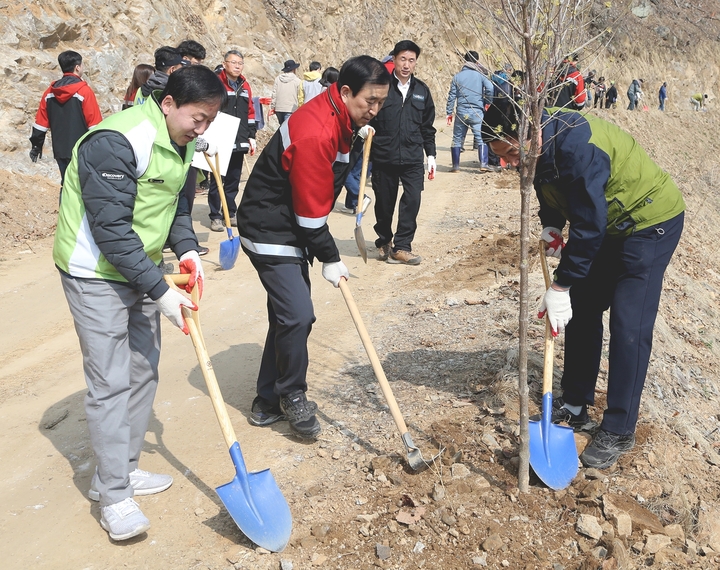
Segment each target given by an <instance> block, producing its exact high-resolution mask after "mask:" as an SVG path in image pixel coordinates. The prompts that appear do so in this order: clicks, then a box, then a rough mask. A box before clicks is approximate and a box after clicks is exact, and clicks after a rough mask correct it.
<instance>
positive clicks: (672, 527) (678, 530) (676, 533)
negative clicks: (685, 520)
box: [665, 523, 685, 543]
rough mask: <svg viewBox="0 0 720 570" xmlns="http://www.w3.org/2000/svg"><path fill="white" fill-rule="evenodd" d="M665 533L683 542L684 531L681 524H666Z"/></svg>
mask: <svg viewBox="0 0 720 570" xmlns="http://www.w3.org/2000/svg"><path fill="white" fill-rule="evenodd" d="M665 534H666V535H668V536H669V537H670V538H674V539H676V540H678V541H680V542H682V543H685V531H684V530H683V527H682V525H679V524H677V523H675V524H669V525H667V526H666V527H665Z"/></svg>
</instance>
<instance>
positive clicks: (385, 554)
mask: <svg viewBox="0 0 720 570" xmlns="http://www.w3.org/2000/svg"><path fill="white" fill-rule="evenodd" d="M375 554H377V557H378V558H379V559H380V560H387V559H388V558H390V555H391V554H392V550H391V548H390V547H389V546H386V545H384V544H376V545H375Z"/></svg>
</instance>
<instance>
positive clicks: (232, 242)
mask: <svg viewBox="0 0 720 570" xmlns="http://www.w3.org/2000/svg"><path fill="white" fill-rule="evenodd" d="M227 232H228V239H226V240H225V241H223V242H220V267H222V268H223V269H226V270H227V269H232V268H233V267H234V266H235V262H236V261H237V258H238V254H239V253H240V238H239V237H237V236H235V237H233V235H232V230H231V229H230V228H228V230H227Z"/></svg>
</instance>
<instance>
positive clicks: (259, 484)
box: [215, 442, 292, 552]
mask: <svg viewBox="0 0 720 570" xmlns="http://www.w3.org/2000/svg"><path fill="white" fill-rule="evenodd" d="M230 457H231V458H232V461H233V464H234V465H235V472H236V475H235V478H234V479H233V480H232V481H230V483H227V484H225V485H221V486H220V487H218V488H217V489H215V491H216V492H217V494H218V496H219V497H220V500H221V501H222V502H223V504H224V505H225V508H226V509H227V510H228V512H229V513H230V516H232V518H233V520H234V521H235V524H237V525H238V527H239V528H240V530H241V531H243V533H244V534H245V536H247V537H248V538H249V539H250V540H252V541H253V542H254V543H255V544H257V545H258V546H261V547H262V548H265V549H266V550H270V551H271V552H281V551H282V550H283V549H284V548H285V547H286V546H287V543H288V541H289V540H290V533H291V532H292V515H291V514H290V507H288V504H287V501H286V500H285V497H284V496H283V494H282V493H281V492H280V489H279V488H278V486H277V483H276V482H275V478H274V477H273V476H272V474H271V473H270V470H269V469H265V470H263V471H257V472H255V473H248V472H247V468H246V467H245V461H244V460H243V457H242V453H241V452H240V445H239V444H238V443H237V442H235V444H234V445H233V446H232V447H230Z"/></svg>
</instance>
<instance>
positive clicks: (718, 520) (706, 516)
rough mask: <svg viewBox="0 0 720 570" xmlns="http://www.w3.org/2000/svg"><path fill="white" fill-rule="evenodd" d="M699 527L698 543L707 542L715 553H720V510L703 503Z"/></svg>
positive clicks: (701, 503) (699, 515) (699, 514)
mask: <svg viewBox="0 0 720 570" xmlns="http://www.w3.org/2000/svg"><path fill="white" fill-rule="evenodd" d="M698 527H699V531H698V534H697V539H698V542H706V543H707V544H708V545H709V546H710V548H712V549H713V550H714V551H715V552H720V510H719V509H717V508H714V507H712V506H710V505H709V504H708V503H706V502H705V501H701V502H700V512H699V513H698Z"/></svg>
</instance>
